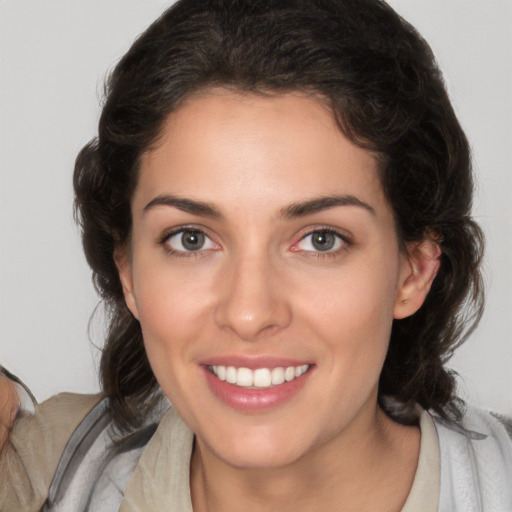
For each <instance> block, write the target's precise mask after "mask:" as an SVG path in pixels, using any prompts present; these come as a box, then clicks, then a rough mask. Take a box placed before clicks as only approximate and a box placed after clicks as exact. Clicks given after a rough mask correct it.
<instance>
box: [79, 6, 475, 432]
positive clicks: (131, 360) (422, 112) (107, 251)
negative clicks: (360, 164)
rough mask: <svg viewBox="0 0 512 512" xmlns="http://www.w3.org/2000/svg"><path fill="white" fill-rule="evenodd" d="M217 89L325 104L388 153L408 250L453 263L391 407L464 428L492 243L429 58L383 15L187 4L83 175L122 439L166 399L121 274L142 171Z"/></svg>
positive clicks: (135, 59) (400, 353) (172, 14)
mask: <svg viewBox="0 0 512 512" xmlns="http://www.w3.org/2000/svg"><path fill="white" fill-rule="evenodd" d="M213 87H226V88H231V89H234V90H237V91H245V92H253V93H257V94H279V93H281V92H287V91H301V92H303V93H306V94H312V95H315V96H317V97H318V98H319V100H320V101H323V102H325V103H326V104H327V105H328V106H329V107H330V108H331V110H332V112H333V115H334V117H335V119H336V120H337V122H338V125H339V127H340V130H341V131H342V132H343V133H344V134H345V135H346V136H347V137H348V138H349V139H350V140H352V141H353V142H354V143H356V144H358V145H360V146H361V147H364V148H367V149H369V150H371V151H373V152H375V154H376V155H377V157H378V158H379V161H380V164H381V176H382V183H383V188H384V191H385V193H386V196H387V198H388V200H389V203H390V204H391V206H392V209H393V212H394V215H395V218H396V226H397V231H398V234H399V237H400V240H401V241H402V242H403V243H406V242H410V241H420V240H423V239H425V238H427V237H430V238H433V239H434V240H435V241H436V242H437V243H439V245H440V247H441V250H442V257H441V260H442V261H441V268H440V270H439V273H438V275H437V277H436V279H435V280H434V283H433V286H432V290H431V292H430V294H429V296H428V297H427V300H426V301H425V304H424V305H423V306H422V308H421V309H420V310H419V311H418V312H417V313H416V314H415V315H413V316H411V317H409V318H405V319H403V320H395V321H394V324H393V328H392V334H391V340H390V347H389V351H388V355H387V358H386V361H385V364H384V368H383V371H382V374H381V379H380V389H379V397H380V401H381V404H382V405H383V407H386V406H385V402H384V401H383V400H382V397H383V396H385V395H392V396H394V397H396V398H398V399H399V401H400V402H401V403H402V404H404V406H405V407H407V406H408V405H410V404H413V403H416V402H417V403H419V404H420V405H422V406H423V407H425V408H427V409H432V410H434V411H436V412H437V413H438V414H440V415H441V416H443V417H445V418H450V417H451V418H453V417H455V418H456V417H458V416H460V414H461V409H460V407H458V402H457V398H456V395H455V391H454V386H455V380H454V376H453V375H452V374H451V373H450V372H449V371H448V370H446V369H445V368H444V363H445V362H446V360H447V359H448V358H449V357H450V356H451V354H452V353H453V350H454V349H455V348H456V347H457V346H458V345H459V344H460V343H461V342H462V341H463V340H464V339H465V337H466V336H467V335H468V334H469V333H470V332H471V331H472V329H473V328H474V327H475V325H476V323H477V322H478V320H479V318H480V316H481V313H482V307H483V287H482V282H481V275H480V272H479V265H480V261H481V258H482V250H483V249H482V248H483V236H482V233H481V231H480V229H479V227H478V226H477V224H475V223H474V221H473V220H472V218H471V216H470V215H471V201H472V190H473V181H472V171H471V158H470V151H469V147H468V142H467V140H466V137H465V135H464V133H463V131H462V129H461V127H460V125H459V123H458V121H457V118H456V116H455V114H454V112H453V109H452V106H451V104H450V101H449V99H448V96H447V93H446V90H445V87H444V83H443V79H442V76H441V73H440V71H439V69H438V67H437V64H436V62H435V59H434V57H433V55H432V52H431V50H430V48H429V46H428V45H427V43H426V42H425V41H424V40H423V39H422V38H421V36H420V35H419V34H418V33H417V32H416V30H415V29H414V28H413V27H412V26H411V25H409V24H408V23H407V22H405V21H404V20H403V19H402V18H400V17H399V16H398V15H397V14H396V13H395V12H394V11H393V10H392V9H391V8H390V7H389V6H387V4H385V3H384V2H382V1H380V0H229V1H228V0H180V1H178V2H177V3H176V4H174V5H173V6H172V7H171V8H170V9H169V10H167V11H166V12H165V13H164V14H163V15H162V16H161V17H160V18H159V19H158V20H156V21H155V22H154V23H153V24H152V25H151V26H150V27H149V28H148V29H147V30H146V31H145V32H144V33H143V34H142V35H141V36H140V37H139V38H138V39H137V40H136V41H135V43H134V44H133V46H132V47H131V49H130V50H129V51H128V53H127V54H126V55H125V56H124V57H123V58H122V59H121V61H120V62H119V63H118V64H117V66H116V67H115V69H114V71H113V72H112V74H111V76H110V77H109V79H108V81H107V84H106V89H105V98H106V100H105V103H104V106H103V111H102V115H101V119H100V123H99V131H98V137H97V138H96V139H95V140H93V141H92V142H91V143H89V144H88V145H87V146H85V147H84V148H83V150H82V151H81V152H80V154H79V156H78V158H77V161H76V167H75V175H74V187H75V194H76V200H75V207H76V216H77V219H78V222H79V224H80V226H81V229H82V233H83V245H84V250H85V254H86V257H87V261H88V262H89V265H90V266H91V268H92V270H93V276H94V283H95V286H96V288H97V290H98V292H99V293H100V295H101V297H102V299H103V300H104V301H105V303H106V305H107V307H108V308H109V312H110V325H109V330H108V335H107V339H106V342H105V346H104V349H103V355H102V361H101V369H100V372H101V381H102V386H103V389H104V392H105V393H106V394H107V395H108V396H109V397H110V398H111V403H112V404H113V405H112V406H113V410H114V417H115V418H116V421H117V423H118V425H119V426H120V427H121V428H126V427H128V426H129V425H131V424H134V423H136V422H137V418H140V417H141V416H143V415H144V413H145V411H146V410H147V408H148V407H150V405H151V403H152V402H151V401H150V400H148V398H149V397H151V396H152V395H153V393H154V391H155V390H156V389H157V386H158V385H157V382H156V380H155V377H154V375H153V373H152V371H151V368H150V365H149V362H148V360H147V357H146V353H145V350H144V345H143V339H142V334H141V329H140V325H139V323H138V321H137V320H136V319H135V318H134V317H133V316H132V315H131V314H130V313H129V311H128V309H127V307H126V305H125V303H124V298H123V293H122V288H121V284H120V281H119V277H118V273H117V269H116V265H115V262H114V251H115V250H116V248H118V247H123V246H126V244H127V243H128V242H129V237H130V229H131V214H130V200H131V198H132V195H133V192H134V189H135V187H136V184H137V175H138V167H139V160H140V156H141V155H142V154H143V153H144V152H145V151H146V150H148V149H149V148H150V147H151V145H152V144H154V143H155V141H156V140H158V136H159V133H160V129H161V126H162V124H163V122H164V121H165V119H166V118H167V117H168V115H169V114H170V113H171V112H173V111H174V110H175V109H176V108H178V107H179V105H180V104H181V103H182V102H183V101H184V100H185V99H186V98H188V97H190V96H191V95H192V94H194V93H195V92H198V91H202V90H208V89H209V88H213Z"/></svg>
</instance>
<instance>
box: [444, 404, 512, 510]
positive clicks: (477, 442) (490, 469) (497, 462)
mask: <svg viewBox="0 0 512 512" xmlns="http://www.w3.org/2000/svg"><path fill="white" fill-rule="evenodd" d="M434 422H435V426H436V430H437V434H438V439H439V453H440V466H441V493H440V508H439V510H440V511H444V510H468V511H472V510H475V511H476V510H495V511H501V510H512V486H511V482H512V439H511V433H512V420H511V419H510V418H507V417H505V416H502V415H497V414H493V413H491V412H488V411H484V410H481V409H477V408H473V407H468V409H467V411H466V413H465V415H464V417H463V420H462V422H460V423H459V424H454V423H447V422H445V421H443V420H442V419H440V418H438V417H435V416H434Z"/></svg>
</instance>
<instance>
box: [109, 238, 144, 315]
mask: <svg viewBox="0 0 512 512" xmlns="http://www.w3.org/2000/svg"><path fill="white" fill-rule="evenodd" d="M114 261H115V264H116V267H117V272H118V273H119V280H120V281H121V285H122V287H123V294H124V300H125V302H126V305H127V306H128V309H129V310H130V311H131V313H132V315H133V316H134V317H135V318H136V319H137V320H138V319H139V312H138V309H137V301H136V300H135V292H134V288H133V275H132V266H131V262H130V251H129V249H128V247H117V248H116V249H115V251H114Z"/></svg>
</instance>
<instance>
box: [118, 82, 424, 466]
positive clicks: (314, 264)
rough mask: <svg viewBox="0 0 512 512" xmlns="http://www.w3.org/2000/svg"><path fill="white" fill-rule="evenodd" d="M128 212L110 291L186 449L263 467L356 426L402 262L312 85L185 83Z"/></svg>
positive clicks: (366, 416)
mask: <svg viewBox="0 0 512 512" xmlns="http://www.w3.org/2000/svg"><path fill="white" fill-rule="evenodd" d="M132 215H133V232H132V238H131V246H130V249H129V251H128V252H129V254H128V255H127V256H126V255H125V256H119V255H118V258H117V261H118V267H119V269H120V275H121V279H122V282H123V286H124V290H125V296H126V300H127V304H128V306H129V308H130V309H131V311H132V312H133V313H134V315H135V316H136V317H137V318H138V319H139V320H140V323H141V327H142V331H143V336H144V342H145V346H146V350H147V354H148V357H149V361H150V363H151V366H152V368H153V371H154V373H155V376H156V378H157V380H158V382H159V384H160V385H161V387H162V389H163V391H164V392H165V393H166V395H167V396H168V398H169V399H170V401H171V402H172V403H173V404H174V406H175V407H176V408H177V410H178V412H179V413H180V415H181V416H182V418H183V419H184V420H185V422H186V423H187V424H188V425H189V427H190V428H191V429H192V430H193V431H194V432H195V433H196V436H197V443H198V445H199V446H200V447H201V449H202V450H205V451H208V452H209V453H210V454H212V455H213V456H214V457H217V458H218V459H221V460H223V461H225V462H227V463H228V464H231V465H233V466H236V467H267V466H268V467H275V466H280V465H284V464H288V463H290V462H293V461H294V460H298V459H299V458H300V457H303V456H305V455H307V454H312V453H314V452H315V451H316V450H319V449H321V448H322V447H325V446H329V444H330V443H336V442H337V441H338V440H339V439H342V438H343V437H347V436H353V435H357V434H354V433H355V432H362V431H364V430H365V429H366V430H367V429H368V425H369V424H370V423H371V421H372V418H375V414H376V411H377V384H378V380H379V374H380V372H381V369H382V366H383V362H384V358H385V355H386V350H387V347H388V341H389V336H390V329H391V324H392V320H393V317H401V316H407V314H410V313H411V312H413V311H412V309H417V308H416V303H418V304H420V303H421V301H419V302H418V301H416V302H415V299H414V298H410V297H409V298H405V299H404V297H407V294H408V293H411V294H412V291H411V288H412V286H411V282H413V281H414V275H415V274H414V272H416V273H417V267H418V266H416V270H414V271H413V270H412V265H411V261H410V259H409V258H406V257H405V256H404V255H403V254H402V253H401V251H400V249H399V243H398V240H397V235H396V232H395V227H394V220H393V215H392V211H391V209H390V206H389V205H388V203H387V201H386V198H385V197H384V194H383V191H382V187H381V184H380V181H379V177H378V170H377V162H376V160H375V158H374V156H373V155H372V154H371V153H370V152H368V151H366V150H364V149H361V148H359V147H357V146H355V145H354V144H352V143H351V142H349V141H348V140H347V139H346V138H345V137H344V136H343V135H342V134H341V133H340V131H339V129H338V128H337V126H336V124H335V122H334V120H333V118H332V116H331V114H330V112H329V111H328V110H327V109H326V107H325V106H323V105H322V103H321V102H320V101H319V100H317V99H314V98H306V97H304V96H301V95H299V94H286V95H278V96H275V97H263V96H256V95H239V94H236V93H234V92H228V91H222V90H217V91H212V92H209V93H208V94H204V95H202V96H195V97H193V98H191V99H189V100H188V101H187V102H186V103H185V104H183V105H182V106H181V107H180V109H179V110H178V111H176V112H174V113H172V114H171V115H170V117H169V118H168V120H167V122H166V124H165V126H164V130H163V134H162V137H161V139H160V140H159V143H158V145H157V146H156V147H155V148H153V149H152V150H151V151H148V152H147V153H146V154H145V155H144V156H143V158H142V162H141V168H140V179H139V183H138V185H137V188H136V191H135V195H134V198H133V202H132ZM420 268H422V267H421V265H420ZM421 300H422V299H421ZM418 307H419V306H418ZM404 308H405V309H404ZM411 308H412V309H411Z"/></svg>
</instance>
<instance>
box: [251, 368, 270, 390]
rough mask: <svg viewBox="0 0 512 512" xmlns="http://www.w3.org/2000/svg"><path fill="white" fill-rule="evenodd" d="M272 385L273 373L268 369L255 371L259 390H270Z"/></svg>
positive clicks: (255, 380)
mask: <svg viewBox="0 0 512 512" xmlns="http://www.w3.org/2000/svg"><path fill="white" fill-rule="evenodd" d="M271 384H272V372H271V371H270V370H269V369H268V368H258V369H257V370H254V385H255V386H256V387H257V388H268V387H270V386H271Z"/></svg>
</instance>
